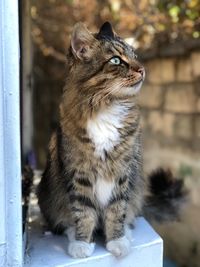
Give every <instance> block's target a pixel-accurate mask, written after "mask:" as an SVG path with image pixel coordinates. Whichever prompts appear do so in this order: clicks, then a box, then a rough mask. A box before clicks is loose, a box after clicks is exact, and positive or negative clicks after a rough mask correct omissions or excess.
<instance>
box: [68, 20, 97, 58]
mask: <svg viewBox="0 0 200 267" xmlns="http://www.w3.org/2000/svg"><path fill="white" fill-rule="evenodd" d="M94 42H95V38H94V36H93V35H92V34H91V33H90V32H89V31H88V29H87V28H86V26H85V25H84V24H83V23H81V22H79V23H76V24H75V26H74V29H73V32H72V37H71V48H72V52H73V54H74V56H75V57H77V58H79V59H81V60H84V59H85V60H87V59H89V58H90V57H91V56H92V44H94Z"/></svg>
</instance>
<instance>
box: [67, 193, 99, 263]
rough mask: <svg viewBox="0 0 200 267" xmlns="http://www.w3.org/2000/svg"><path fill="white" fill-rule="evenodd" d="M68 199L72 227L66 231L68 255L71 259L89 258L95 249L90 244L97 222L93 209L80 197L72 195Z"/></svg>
mask: <svg viewBox="0 0 200 267" xmlns="http://www.w3.org/2000/svg"><path fill="white" fill-rule="evenodd" d="M70 199H71V201H72V209H71V212H72V217H73V221H74V226H72V227H70V228H68V230H67V231H66V233H67V235H68V239H69V245H68V253H69V255H71V256H72V257H73V258H85V257H89V256H91V255H92V253H93V251H94V248H95V243H93V242H92V239H93V232H94V229H95V227H96V222H97V215H96V211H95V207H94V206H93V205H92V202H91V201H90V200H89V199H86V198H82V197H80V195H74V196H73V197H71V198H70Z"/></svg>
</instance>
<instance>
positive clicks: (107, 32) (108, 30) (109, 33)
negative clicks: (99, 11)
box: [97, 21, 115, 39]
mask: <svg viewBox="0 0 200 267" xmlns="http://www.w3.org/2000/svg"><path fill="white" fill-rule="evenodd" d="M97 36H98V38H101V37H104V38H105V37H108V38H111V39H114V36H115V33H114V31H113V29H112V25H111V24H110V22H108V21H106V22H105V23H104V24H103V25H102V26H101V28H100V30H99V33H98V34H97Z"/></svg>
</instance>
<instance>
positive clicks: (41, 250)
mask: <svg viewBox="0 0 200 267" xmlns="http://www.w3.org/2000/svg"><path fill="white" fill-rule="evenodd" d="M35 220H36V217H34V223H32V224H30V226H31V225H32V226H31V229H30V232H29V244H28V249H27V253H26V261H25V267H47V266H48V267H70V266H78V267H86V266H87V267H94V266H95V267H102V266H106V267H115V266H117V267H162V262H163V242H162V239H161V238H160V237H159V236H158V234H157V233H156V232H155V231H154V230H153V229H152V228H151V226H150V225H149V224H148V223H147V222H146V221H145V220H144V219H143V218H138V219H137V221H136V224H135V229H133V230H132V249H131V253H130V254H129V255H128V256H126V257H124V258H121V259H117V258H115V257H114V256H112V255H111V254H110V253H109V252H108V251H106V249H105V245H103V244H102V243H98V245H97V246H96V249H95V252H94V254H93V255H92V256H91V257H89V258H85V259H72V258H71V257H69V256H68V255H67V252H66V251H67V237H65V236H53V235H52V234H51V233H50V232H48V233H47V234H46V235H43V233H42V229H41V227H40V226H39V222H38V224H37V223H36V221H35Z"/></svg>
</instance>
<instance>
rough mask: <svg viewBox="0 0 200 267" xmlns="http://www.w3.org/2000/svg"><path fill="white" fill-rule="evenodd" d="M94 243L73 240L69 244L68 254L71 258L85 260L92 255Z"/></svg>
mask: <svg viewBox="0 0 200 267" xmlns="http://www.w3.org/2000/svg"><path fill="white" fill-rule="evenodd" d="M94 248H95V243H87V242H85V241H79V240H75V241H72V242H69V246H68V253H69V255H70V256H72V257H73V258H86V257H89V256H91V255H92V253H93V251H94Z"/></svg>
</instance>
